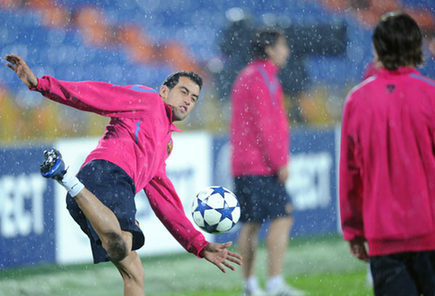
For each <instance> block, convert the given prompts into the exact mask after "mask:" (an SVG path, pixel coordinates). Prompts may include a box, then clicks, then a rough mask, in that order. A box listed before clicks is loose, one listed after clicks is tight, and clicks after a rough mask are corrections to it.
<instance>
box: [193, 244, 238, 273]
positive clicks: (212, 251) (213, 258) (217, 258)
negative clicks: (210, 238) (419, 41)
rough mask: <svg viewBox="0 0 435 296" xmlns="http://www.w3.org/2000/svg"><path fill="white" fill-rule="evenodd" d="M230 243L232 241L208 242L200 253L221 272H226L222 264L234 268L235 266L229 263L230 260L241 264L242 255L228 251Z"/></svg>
mask: <svg viewBox="0 0 435 296" xmlns="http://www.w3.org/2000/svg"><path fill="white" fill-rule="evenodd" d="M231 245H232V242H227V243H225V244H218V243H209V244H208V245H207V246H206V247H205V248H204V249H202V251H201V253H200V255H201V256H202V257H204V258H205V259H207V261H209V262H211V263H213V264H214V265H216V266H217V267H218V268H219V269H220V270H221V271H222V272H226V270H225V267H224V266H226V267H228V268H229V269H231V270H234V269H235V268H234V266H233V265H231V264H230V262H233V263H235V264H237V265H241V264H242V261H241V260H242V256H240V255H239V254H237V253H234V252H231V251H229V250H228V248H229V247H230V246H231Z"/></svg>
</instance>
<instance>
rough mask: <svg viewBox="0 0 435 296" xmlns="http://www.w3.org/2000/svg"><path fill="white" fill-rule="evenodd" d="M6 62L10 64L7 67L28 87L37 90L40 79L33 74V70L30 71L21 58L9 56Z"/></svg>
mask: <svg viewBox="0 0 435 296" xmlns="http://www.w3.org/2000/svg"><path fill="white" fill-rule="evenodd" d="M6 60H7V61H8V62H9V63H10V64H7V66H8V67H9V68H11V69H12V70H14V71H15V73H17V75H18V77H19V78H20V79H21V81H22V82H23V83H24V84H25V85H27V87H29V88H35V87H36V86H37V85H38V79H37V78H36V76H35V74H33V72H32V70H30V68H29V66H27V64H26V62H25V61H24V60H23V59H22V58H21V57H19V56H17V55H14V54H9V55H7V56H6Z"/></svg>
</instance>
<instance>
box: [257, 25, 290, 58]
mask: <svg viewBox="0 0 435 296" xmlns="http://www.w3.org/2000/svg"><path fill="white" fill-rule="evenodd" d="M280 37H285V35H284V33H283V32H281V31H280V30H278V29H275V28H264V29H260V30H258V31H256V32H255V34H254V38H253V40H252V54H253V57H254V59H267V58H268V56H267V54H266V47H268V46H274V45H275V44H276V42H277V41H278V39H279V38H280Z"/></svg>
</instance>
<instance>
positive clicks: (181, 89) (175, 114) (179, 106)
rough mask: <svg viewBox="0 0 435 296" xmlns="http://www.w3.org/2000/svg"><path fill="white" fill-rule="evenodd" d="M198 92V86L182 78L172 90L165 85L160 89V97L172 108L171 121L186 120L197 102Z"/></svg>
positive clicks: (186, 78)
mask: <svg viewBox="0 0 435 296" xmlns="http://www.w3.org/2000/svg"><path fill="white" fill-rule="evenodd" d="M199 91H200V88H199V85H198V84H196V83H195V82H193V81H192V80H190V78H188V77H183V76H182V77H180V78H179V79H178V83H177V85H175V86H174V87H173V88H172V89H169V88H168V87H167V86H166V85H163V86H162V87H161V88H160V96H161V97H162V99H163V101H165V103H166V104H168V105H170V106H171V108H172V120H174V121H180V120H183V119H184V118H186V116H187V115H188V114H189V113H190V111H192V109H193V107H195V104H196V102H197V101H198V97H199Z"/></svg>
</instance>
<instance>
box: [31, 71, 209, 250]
mask: <svg viewBox="0 0 435 296" xmlns="http://www.w3.org/2000/svg"><path fill="white" fill-rule="evenodd" d="M34 90H36V91H38V92H40V93H41V94H42V95H44V96H45V97H47V98H49V99H51V100H53V101H56V102H59V103H62V104H65V105H68V106H71V107H74V108H77V109H80V110H84V111H90V112H95V113H97V114H100V115H103V116H107V117H110V118H111V120H110V123H109V124H108V125H107V126H106V132H105V134H104V135H103V137H102V138H101V139H100V141H99V142H98V145H97V147H96V148H95V149H94V150H93V151H92V152H91V153H90V154H89V156H88V157H87V158H86V161H85V163H84V164H83V165H85V164H87V163H88V162H90V161H92V160H95V159H103V160H107V161H110V162H112V163H114V164H116V165H117V166H119V167H121V168H122V169H123V170H124V171H125V172H126V173H127V174H128V175H129V176H130V177H131V178H132V179H133V181H134V184H135V186H136V191H137V192H139V191H140V190H142V189H144V190H145V193H146V195H147V197H148V199H149V201H150V205H151V207H152V209H153V210H154V212H155V214H156V215H157V217H158V218H159V219H160V220H161V221H162V223H163V224H164V225H165V226H166V228H167V229H168V230H169V231H170V232H171V234H172V235H173V236H174V237H175V238H176V239H177V240H178V242H179V243H180V244H181V245H182V246H183V247H184V248H185V249H186V250H187V251H189V252H191V253H193V254H195V255H197V256H199V253H200V252H201V250H202V249H203V248H204V247H205V246H206V245H207V244H208V242H207V241H206V240H205V238H204V236H203V235H202V234H201V233H200V232H199V231H197V230H196V229H195V228H194V227H193V225H192V223H191V222H190V221H189V220H188V219H187V217H186V215H185V213H184V209H183V205H182V203H181V201H180V198H179V197H178V195H177V193H176V191H175V189H174V186H173V185H172V183H171V181H170V180H169V179H168V177H167V176H166V159H167V158H168V156H169V154H170V152H171V149H172V137H171V134H172V131H179V130H178V129H177V127H176V126H175V125H174V124H173V122H172V112H171V109H170V107H169V106H168V105H167V104H166V103H164V102H163V100H162V99H161V98H160V96H159V94H158V92H156V91H155V90H154V89H151V88H149V87H146V86H141V85H130V86H116V85H112V84H109V83H104V82H93V81H84V82H69V81H59V80H57V79H55V78H53V77H50V76H43V77H42V78H39V79H38V86H37V87H36V88H35V89H34Z"/></svg>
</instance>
